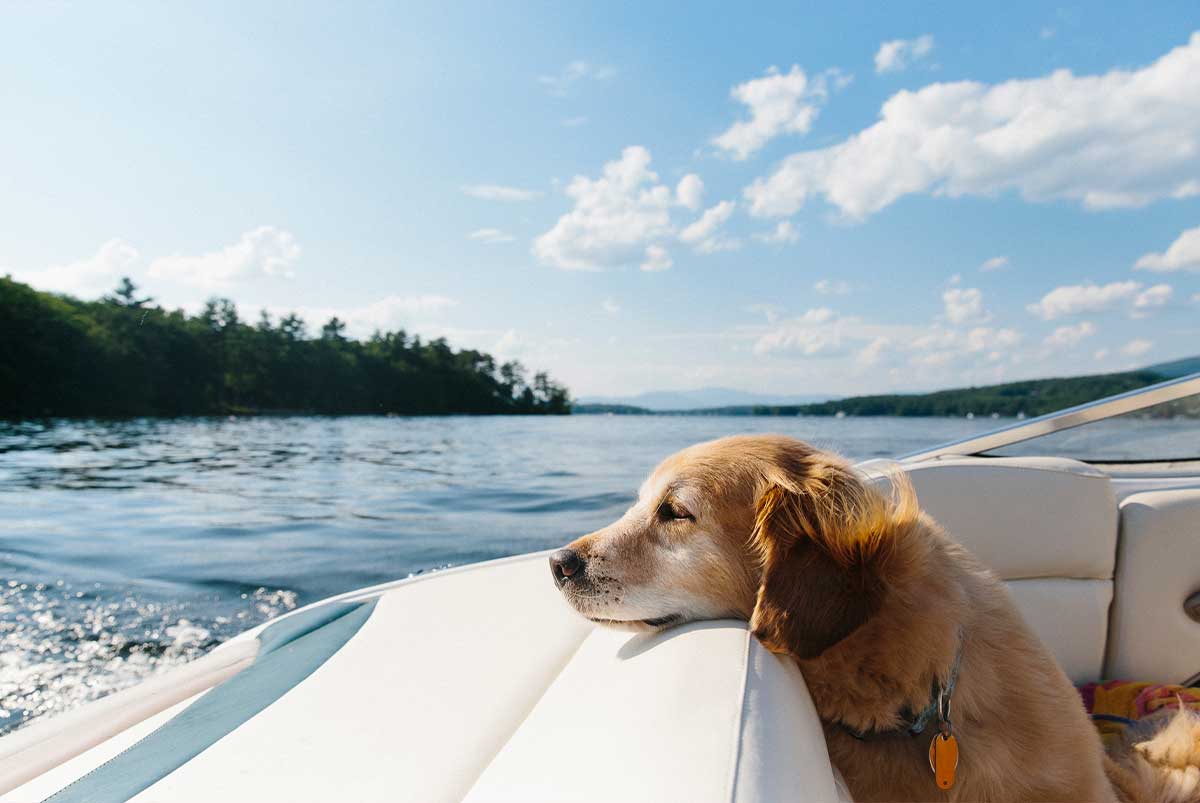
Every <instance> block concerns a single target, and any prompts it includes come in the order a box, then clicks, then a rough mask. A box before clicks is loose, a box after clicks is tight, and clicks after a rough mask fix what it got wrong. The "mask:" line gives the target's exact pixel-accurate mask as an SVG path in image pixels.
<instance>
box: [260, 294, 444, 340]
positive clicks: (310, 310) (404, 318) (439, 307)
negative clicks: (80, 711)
mask: <svg viewBox="0 0 1200 803" xmlns="http://www.w3.org/2000/svg"><path fill="white" fill-rule="evenodd" d="M457 303H458V302H457V301H455V300H454V299H452V298H448V297H446V296H443V295H438V294H436V293H426V294H422V295H413V296H399V295H389V296H384V297H383V298H381V299H379V300H378V301H373V302H371V303H370V304H364V305H362V306H358V307H310V306H300V307H284V306H280V305H275V304H268V305H266V306H265V309H266V310H267V312H269V313H270V314H271V315H273V316H275V317H276V318H280V317H283V316H284V315H287V314H288V313H291V312H294V313H296V314H297V315H299V316H300V317H301V318H303V319H304V321H305V323H307V324H308V327H309V332H310V333H311V332H313V331H314V330H316V329H319V328H320V327H321V325H322V324H324V323H325V322H326V321H328V320H329V319H330V318H338V319H339V320H341V321H344V322H345V324H346V334H347V335H349V336H350V337H359V338H361V337H368V336H370V335H371V334H372V333H373V332H375V331H376V330H379V331H385V332H386V331H395V330H397V329H401V328H404V327H410V326H412V325H413V323H414V322H424V321H428V320H430V319H431V318H436V317H437V316H438V315H440V314H441V313H443V312H445V311H446V310H448V309H449V308H451V307H453V306H455V305H456V304H457ZM239 306H243V305H239ZM244 306H246V307H249V308H251V309H253V308H255V306H256V305H253V304H250V305H244ZM422 334H427V333H426V332H424V331H423V332H422Z"/></svg>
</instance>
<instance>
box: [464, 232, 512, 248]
mask: <svg viewBox="0 0 1200 803" xmlns="http://www.w3.org/2000/svg"><path fill="white" fill-rule="evenodd" d="M467 238H468V239H471V240H478V241H479V242H481V243H483V244H484V245H496V244H498V243H511V242H512V241H513V240H515V239H516V238H515V237H513V236H512V235H511V234H508V233H507V232H503V231H500V229H476V230H475V231H473V232H471V233H470V234H468V235H467Z"/></svg>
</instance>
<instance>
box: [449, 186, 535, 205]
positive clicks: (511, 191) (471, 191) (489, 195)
mask: <svg viewBox="0 0 1200 803" xmlns="http://www.w3.org/2000/svg"><path fill="white" fill-rule="evenodd" d="M462 191H463V192H464V193H466V194H467V195H469V196H471V197H472V198H479V199H480V200H483V201H509V202H512V201H533V200H536V199H538V198H541V197H542V193H541V191H540V190H524V189H521V188H520V187H506V186H504V185H502V184H468V185H466V186H465V187H463V188H462Z"/></svg>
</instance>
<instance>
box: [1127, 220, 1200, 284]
mask: <svg viewBox="0 0 1200 803" xmlns="http://www.w3.org/2000/svg"><path fill="white" fill-rule="evenodd" d="M1133 267H1134V270H1153V271H1160V272H1163V273H1168V272H1171V271H1177V270H1187V271H1200V226H1197V227H1196V228H1194V229H1187V230H1186V231H1184V232H1183V233H1182V234H1180V235H1179V236H1178V237H1177V238H1176V239H1175V242H1173V243H1171V245H1170V246H1169V247H1168V248H1167V250H1166V251H1164V252H1163V253H1161V254H1159V253H1155V252H1153V251H1152V252H1150V253H1149V254H1143V255H1142V256H1141V258H1139V259H1138V261H1137V262H1136V263H1135V264H1134V266H1133Z"/></svg>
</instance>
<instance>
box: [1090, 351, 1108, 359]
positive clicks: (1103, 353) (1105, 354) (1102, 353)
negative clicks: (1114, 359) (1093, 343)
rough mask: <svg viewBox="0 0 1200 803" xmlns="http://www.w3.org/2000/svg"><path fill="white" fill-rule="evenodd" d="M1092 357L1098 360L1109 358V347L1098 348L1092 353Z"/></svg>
mask: <svg viewBox="0 0 1200 803" xmlns="http://www.w3.org/2000/svg"><path fill="white" fill-rule="evenodd" d="M1092 359H1094V360H1095V361H1096V362H1103V361H1104V360H1107V359H1108V349H1096V350H1095V352H1093V353H1092Z"/></svg>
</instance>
